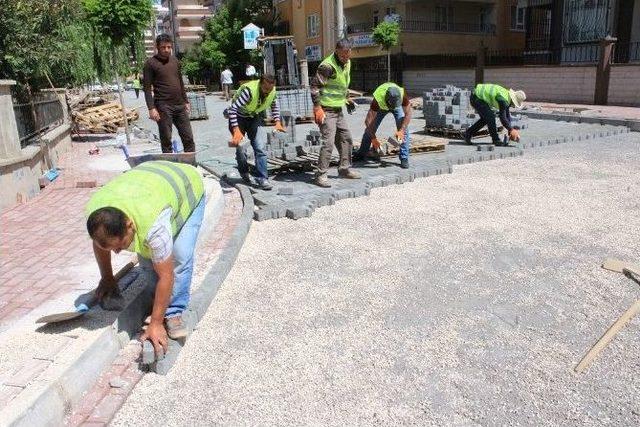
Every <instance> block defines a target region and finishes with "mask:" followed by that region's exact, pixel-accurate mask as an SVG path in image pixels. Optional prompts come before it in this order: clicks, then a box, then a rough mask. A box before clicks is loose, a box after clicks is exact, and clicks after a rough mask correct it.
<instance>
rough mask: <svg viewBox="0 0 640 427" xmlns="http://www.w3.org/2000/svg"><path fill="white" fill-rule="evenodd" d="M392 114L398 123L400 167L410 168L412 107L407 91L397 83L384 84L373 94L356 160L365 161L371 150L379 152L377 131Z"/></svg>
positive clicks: (397, 135)
mask: <svg viewBox="0 0 640 427" xmlns="http://www.w3.org/2000/svg"><path fill="white" fill-rule="evenodd" d="M389 113H391V114H392V115H393V118H394V119H395V121H396V129H397V131H396V133H395V137H396V140H397V141H398V143H399V144H400V167H402V168H403V169H407V168H408V167H409V147H410V144H411V142H410V137H409V122H410V121H411V105H410V104H409V97H408V96H407V94H406V92H405V90H404V89H403V88H401V87H400V86H398V85H397V84H395V83H391V82H389V83H383V84H381V85H380V86H378V88H377V89H376V90H375V91H374V92H373V101H372V102H371V107H370V108H369V113H368V114H367V117H366V118H365V120H364V125H365V130H364V134H363V135H362V142H361V143H360V149H359V150H358V152H357V153H356V154H355V155H354V160H356V161H358V160H365V159H366V157H367V153H368V152H369V149H370V148H371V146H372V145H373V148H375V149H376V150H378V149H379V148H380V141H378V138H377V137H376V131H377V130H378V127H380V123H382V120H383V119H384V117H385V116H386V115H387V114H389Z"/></svg>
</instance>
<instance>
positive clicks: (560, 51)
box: [519, 0, 640, 63]
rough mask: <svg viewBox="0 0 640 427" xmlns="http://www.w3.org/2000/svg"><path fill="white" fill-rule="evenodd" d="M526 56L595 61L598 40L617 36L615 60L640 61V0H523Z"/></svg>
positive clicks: (548, 59)
mask: <svg viewBox="0 0 640 427" xmlns="http://www.w3.org/2000/svg"><path fill="white" fill-rule="evenodd" d="M519 8H520V9H523V10H524V13H523V15H524V20H525V29H526V37H525V55H527V56H529V57H539V58H543V59H545V60H547V61H548V62H558V63H589V62H596V61H597V60H598V55H599V43H600V41H601V40H602V39H603V38H604V37H606V36H613V37H616V38H617V43H616V52H615V55H616V57H615V60H616V62H630V61H638V60H640V0H520V1H519Z"/></svg>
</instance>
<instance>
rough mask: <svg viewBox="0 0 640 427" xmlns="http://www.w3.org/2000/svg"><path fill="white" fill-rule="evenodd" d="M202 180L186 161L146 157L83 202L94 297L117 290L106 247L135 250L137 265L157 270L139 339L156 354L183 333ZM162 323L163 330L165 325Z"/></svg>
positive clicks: (201, 208)
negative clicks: (94, 269)
mask: <svg viewBox="0 0 640 427" xmlns="http://www.w3.org/2000/svg"><path fill="white" fill-rule="evenodd" d="M204 210H205V195H204V184H203V182H202V178H201V176H200V173H199V172H198V170H197V169H196V168H195V167H193V166H191V165H187V164H181V163H173V162H167V161H149V162H145V163H142V164H140V165H139V166H136V167H135V168H133V169H131V170H129V171H127V172H126V173H124V174H122V175H120V176H118V177H117V178H115V179H113V180H112V181H110V182H109V183H107V184H106V185H105V186H104V187H102V188H101V189H99V190H98V191H97V192H96V193H94V194H93V196H92V197H91V199H90V200H89V203H88V204H87V206H86V214H87V216H88V219H87V231H88V232H89V236H90V237H91V239H92V240H93V252H94V254H95V257H96V261H97V263H98V268H99V269H100V276H101V280H100V284H99V286H98V288H97V289H96V298H97V299H98V300H102V299H103V298H105V297H107V296H110V295H112V294H113V293H115V292H118V287H117V282H116V280H115V279H114V276H113V271H112V267H111V251H113V252H115V253H119V252H120V251H122V250H128V251H132V252H137V253H138V259H139V262H140V265H141V266H142V267H143V268H147V269H152V270H153V271H155V273H156V275H157V283H156V289H155V297H154V301H153V310H152V312H151V319H150V323H149V325H148V327H147V329H146V331H145V333H144V334H143V336H142V338H141V339H142V341H145V340H147V339H148V340H150V341H151V342H152V344H153V346H154V349H155V351H156V354H164V353H166V351H167V348H168V346H167V345H168V342H167V335H168V336H169V337H170V338H172V339H179V338H184V337H186V336H187V333H188V332H187V329H186V327H185V325H184V323H183V320H182V314H183V312H184V311H185V310H186V308H187V305H188V304H189V298H190V288H191V278H192V275H193V252H194V249H195V246H196V241H197V238H198V232H199V231H200V225H201V224H202V219H203V217H204ZM165 327H166V329H165Z"/></svg>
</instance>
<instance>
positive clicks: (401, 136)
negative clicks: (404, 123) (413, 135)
mask: <svg viewBox="0 0 640 427" xmlns="http://www.w3.org/2000/svg"><path fill="white" fill-rule="evenodd" d="M396 140H397V141H398V144H402V143H404V129H400V130H399V131H397V132H396Z"/></svg>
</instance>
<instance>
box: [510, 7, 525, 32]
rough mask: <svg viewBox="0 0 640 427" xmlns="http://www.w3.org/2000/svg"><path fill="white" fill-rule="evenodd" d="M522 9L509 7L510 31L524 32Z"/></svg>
mask: <svg viewBox="0 0 640 427" xmlns="http://www.w3.org/2000/svg"><path fill="white" fill-rule="evenodd" d="M524 9H525V8H524V7H520V6H511V29H512V30H519V31H524Z"/></svg>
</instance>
